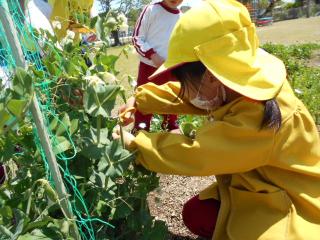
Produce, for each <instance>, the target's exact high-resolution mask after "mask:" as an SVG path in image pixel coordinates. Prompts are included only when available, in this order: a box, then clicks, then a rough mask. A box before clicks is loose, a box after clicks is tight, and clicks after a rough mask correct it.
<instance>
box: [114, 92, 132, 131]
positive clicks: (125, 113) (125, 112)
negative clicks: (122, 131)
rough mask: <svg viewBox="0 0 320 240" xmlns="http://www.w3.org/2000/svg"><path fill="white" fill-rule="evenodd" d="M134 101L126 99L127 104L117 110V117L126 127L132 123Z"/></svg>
mask: <svg viewBox="0 0 320 240" xmlns="http://www.w3.org/2000/svg"><path fill="white" fill-rule="evenodd" d="M134 105H135V99H134V97H131V98H129V99H128V101H127V104H123V105H121V106H120V107H119V109H118V115H119V117H120V121H121V124H122V125H123V126H127V125H129V124H130V123H132V122H134V113H135V108H134Z"/></svg>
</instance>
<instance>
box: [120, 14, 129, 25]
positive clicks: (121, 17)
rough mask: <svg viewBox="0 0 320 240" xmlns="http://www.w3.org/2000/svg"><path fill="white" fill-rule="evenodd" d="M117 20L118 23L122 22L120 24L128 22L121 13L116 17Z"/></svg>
mask: <svg viewBox="0 0 320 240" xmlns="http://www.w3.org/2000/svg"><path fill="white" fill-rule="evenodd" d="M118 19H119V21H120V22H122V23H127V22H128V19H127V17H126V16H125V15H124V14H123V13H120V14H119V15H118Z"/></svg>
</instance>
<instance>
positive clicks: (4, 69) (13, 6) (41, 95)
mask: <svg viewBox="0 0 320 240" xmlns="http://www.w3.org/2000/svg"><path fill="white" fill-rule="evenodd" d="M3 6H6V8H4V9H6V10H7V11H8V16H11V19H12V21H13V27H14V28H15V30H16V32H17V35H18V39H19V45H20V46H21V49H22V52H23V56H24V59H25V62H26V65H27V66H32V67H33V68H34V69H36V70H37V71H38V72H39V75H41V76H42V79H41V82H40V83H36V84H34V86H33V88H34V89H35V94H36V99H38V100H37V102H38V104H39V106H40V110H41V117H42V118H43V120H44V123H45V126H46V127H45V129H46V131H47V133H48V135H49V138H50V140H51V141H50V142H51V143H52V146H50V147H51V148H57V147H58V148H59V144H60V142H59V141H58V139H57V137H56V136H55V135H54V133H53V132H52V131H50V128H49V124H50V120H49V117H50V119H53V118H55V119H56V120H57V121H58V122H60V123H61V124H62V125H63V123H62V121H61V120H59V117H58V114H57V113H56V111H55V108H54V104H53V101H52V99H53V95H54V94H53V91H52V89H51V88H50V86H52V83H55V82H57V81H58V79H56V78H55V77H54V76H52V75H51V74H49V73H48V71H47V70H46V68H45V67H44V66H43V64H42V63H41V54H42V50H41V47H43V46H44V45H47V47H49V48H50V44H49V43H48V42H45V41H43V40H42V39H40V37H39V35H38V34H36V33H35V32H34V29H32V26H31V25H30V23H28V22H27V18H26V17H25V15H24V11H23V10H22V9H21V6H20V4H19V1H18V0H10V1H6V0H0V7H3ZM5 27H7V26H4V25H3V24H2V23H1V22H0V100H3V99H5V98H6V94H7V92H8V91H7V90H8V89H9V88H11V85H12V78H13V76H14V74H15V71H16V69H17V64H16V61H15V59H14V57H13V52H12V47H11V46H12V44H13V43H12V42H9V39H8V38H7V36H6V33H5ZM39 43H40V44H39ZM20 46H19V47H20ZM52 51H54V47H53V46H52ZM57 54H58V53H57ZM38 82H39V81H38ZM40 99H41V100H40ZM0 104H1V102H0ZM0 106H1V105H0ZM3 114H4V112H3V109H1V108H0V118H1V119H0V123H1V121H4V119H5V123H2V124H3V125H8V126H11V127H13V128H14V127H15V125H16V123H17V122H18V119H17V116H15V115H14V114H10V112H9V113H8V112H5V114H6V118H4V117H3ZM27 117H28V118H32V116H31V114H30V113H29V114H28V113H27ZM33 129H34V141H35V143H36V146H37V149H38V151H39V152H40V153H41V156H42V159H43V162H44V164H45V169H46V175H47V179H48V180H49V181H50V183H51V184H52V185H53V186H54V182H53V181H52V173H51V171H50V168H49V164H48V161H47V157H46V154H45V151H44V149H43V146H42V145H41V144H40V138H39V134H38V132H37V128H36V127H35V125H34V127H33ZM66 129H67V128H66ZM67 135H68V136H69V141H70V142H71V145H72V146H73V155H72V156H66V155H65V154H64V153H63V151H58V152H60V153H59V154H57V155H56V158H57V159H58V163H59V168H60V170H61V172H62V173H63V174H62V175H63V180H64V182H65V183H66V185H67V186H68V190H69V192H72V194H71V198H72V199H71V201H70V203H69V210H70V211H72V212H73V215H74V216H75V218H76V219H75V221H76V223H77V226H78V229H79V233H80V236H81V238H82V239H90V240H91V239H95V233H94V230H93V226H92V222H93V221H100V222H101V223H103V224H108V223H107V222H104V221H102V220H100V219H96V218H91V217H90V214H89V211H88V209H87V207H86V204H85V202H84V199H83V197H82V195H81V193H80V191H79V189H78V188H77V182H76V179H75V178H74V177H73V176H72V175H71V174H70V171H69V169H68V163H69V161H70V160H71V159H73V158H74V157H75V155H76V147H75V146H74V144H73V141H72V139H71V137H70V133H68V131H67ZM22 154H23V153H22ZM75 202H77V203H81V205H82V206H81V209H84V211H85V212H83V210H82V211H79V210H78V208H77V206H76V204H75ZM71 221H73V220H71Z"/></svg>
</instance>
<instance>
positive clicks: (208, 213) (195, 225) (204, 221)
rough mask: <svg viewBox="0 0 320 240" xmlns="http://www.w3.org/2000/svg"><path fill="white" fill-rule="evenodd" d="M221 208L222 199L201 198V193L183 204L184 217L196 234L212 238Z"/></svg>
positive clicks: (186, 223) (189, 227) (185, 222)
mask: <svg viewBox="0 0 320 240" xmlns="http://www.w3.org/2000/svg"><path fill="white" fill-rule="evenodd" d="M219 208H220V201H218V200H216V199H213V198H210V199H205V200H200V199H199V195H197V196H195V197H193V198H191V199H189V200H188V201H187V202H186V203H185V204H184V206H183V210H182V219H183V222H184V224H185V225H186V227H187V228H188V229H189V230H190V231H191V232H192V233H194V234H196V235H198V236H200V237H204V238H210V239H211V238H212V236H213V232H214V229H215V226H216V222H217V218H218V214H219Z"/></svg>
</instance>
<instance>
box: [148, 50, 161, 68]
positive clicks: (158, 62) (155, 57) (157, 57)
mask: <svg viewBox="0 0 320 240" xmlns="http://www.w3.org/2000/svg"><path fill="white" fill-rule="evenodd" d="M151 60H152V62H153V63H154V65H156V67H157V68H158V67H160V66H161V65H162V63H163V62H164V59H163V58H162V57H160V55H159V54H157V53H154V54H152V56H151Z"/></svg>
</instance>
